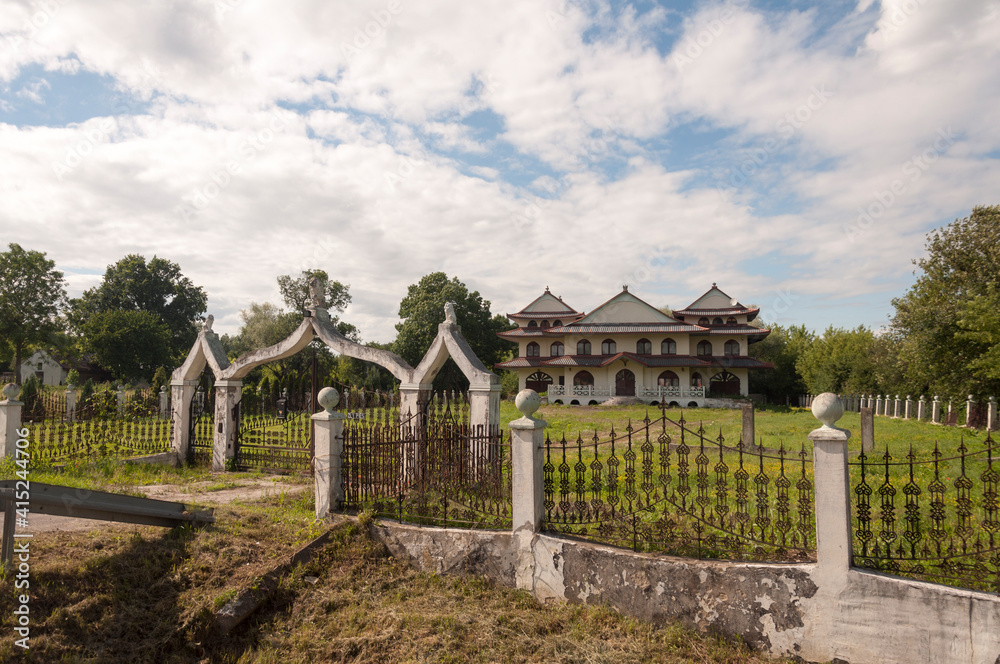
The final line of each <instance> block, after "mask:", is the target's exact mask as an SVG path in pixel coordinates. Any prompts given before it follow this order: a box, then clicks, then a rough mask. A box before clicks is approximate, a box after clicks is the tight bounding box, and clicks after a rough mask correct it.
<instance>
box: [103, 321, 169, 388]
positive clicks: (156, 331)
mask: <svg viewBox="0 0 1000 664" xmlns="http://www.w3.org/2000/svg"><path fill="white" fill-rule="evenodd" d="M83 338H84V348H85V349H86V350H87V351H89V352H91V353H93V355H94V359H95V360H97V363H98V364H100V365H101V366H102V367H104V368H106V369H108V370H110V371H111V372H112V373H113V374H114V375H115V377H116V378H119V379H125V380H138V379H140V378H147V379H148V378H149V377H151V376H152V375H153V373H154V372H155V371H156V368H157V367H158V366H161V365H162V364H163V362H164V361H167V360H168V359H169V357H170V330H168V329H167V326H166V325H164V324H163V321H161V320H160V317H159V316H157V315H156V314H154V313H153V312H151V311H128V310H121V309H112V310H110V311H102V312H99V313H96V314H94V315H92V316H90V317H88V318H87V320H86V322H85V323H84V325H83Z"/></svg>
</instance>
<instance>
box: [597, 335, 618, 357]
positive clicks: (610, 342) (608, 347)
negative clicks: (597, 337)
mask: <svg viewBox="0 0 1000 664" xmlns="http://www.w3.org/2000/svg"><path fill="white" fill-rule="evenodd" d="M617 352H618V347H617V345H616V344H615V340H614V339H605V340H604V341H602V342H601V355H614V354H615V353H617Z"/></svg>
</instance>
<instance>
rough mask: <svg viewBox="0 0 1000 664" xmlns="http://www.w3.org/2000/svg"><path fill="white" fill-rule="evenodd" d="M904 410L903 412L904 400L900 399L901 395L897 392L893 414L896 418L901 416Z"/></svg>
mask: <svg viewBox="0 0 1000 664" xmlns="http://www.w3.org/2000/svg"><path fill="white" fill-rule="evenodd" d="M902 412H903V400H902V399H900V398H899V395H898V394H897V395H896V402H895V410H893V411H892V416H893V417H895V418H899V417H901V416H902Z"/></svg>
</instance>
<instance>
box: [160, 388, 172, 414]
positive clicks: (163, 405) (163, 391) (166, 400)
mask: <svg viewBox="0 0 1000 664" xmlns="http://www.w3.org/2000/svg"><path fill="white" fill-rule="evenodd" d="M160 417H161V418H163V419H167V418H168V417H170V394H169V393H168V392H167V386H166V385H164V386H162V387H161V388H160Z"/></svg>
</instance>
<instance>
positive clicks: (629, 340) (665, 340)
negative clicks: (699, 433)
mask: <svg viewBox="0 0 1000 664" xmlns="http://www.w3.org/2000/svg"><path fill="white" fill-rule="evenodd" d="M758 313H759V309H757V308H756V307H747V306H744V305H742V304H740V303H739V302H738V301H737V300H736V299H735V298H731V297H729V296H728V295H726V294H725V293H723V292H722V291H721V290H719V289H718V288H717V287H716V285H715V284H712V288H710V289H709V290H708V292H706V293H705V294H704V295H702V296H701V297H699V298H698V299H697V300H695V301H694V302H692V303H691V304H690V305H689V306H687V307H685V308H684V309H680V310H675V311H674V312H673V315H672V316H668V315H667V314H665V313H663V312H662V311H659V310H658V309H656V308H655V307H653V306H651V305H649V304H647V303H646V302H644V301H642V300H641V299H639V298H638V297H636V296H635V295H633V294H632V293H629V292H628V289H627V288H625V289H623V290H622V292H621V293H619V294H618V295H616V296H615V297H613V298H611V299H610V300H608V301H607V302H605V303H604V304H602V305H601V306H599V307H597V308H596V309H594V310H593V311H592V312H590V313H589V314H584V313H582V312H578V311H576V310H575V309H573V308H572V307H570V306H569V305H567V304H566V303H565V302H563V301H562V300H561V299H560V298H557V297H556V296H554V295H552V293H550V292H549V290H548V289H546V290H545V292H544V293H543V294H542V295H541V296H539V297H538V298H537V299H535V301H533V302H532V303H531V304H529V305H528V306H526V307H525V308H524V309H522V310H521V311H519V312H518V313H516V314H508V316H507V317H508V318H510V319H511V320H512V321H514V322H515V323H517V325H518V327H517V329H514V330H510V331H509V332H501V333H500V337H502V338H504V339H507V340H508V341H512V342H515V343H517V345H518V353H517V357H516V358H514V359H512V360H508V361H506V362H501V363H499V364H497V365H496V366H497V368H498V369H508V370H511V371H516V372H517V374H518V377H519V388H520V389H525V388H530V389H533V390H535V391H536V392H539V393H542V392H544V393H547V395H548V399H549V401H550V402H553V403H563V404H574V405H575V404H582V405H587V404H596V403H600V402H602V401H607V400H608V399H611V398H613V397H616V396H619V397H632V398H636V399H639V400H641V401H645V402H646V403H649V404H670V405H679V406H701V405H704V404H705V400H706V399H709V398H712V397H726V396H729V397H739V396H744V397H745V396H747V394H748V391H749V390H748V388H749V377H750V376H749V372H750V371H751V370H753V369H772V368H773V366H772V365H771V364H769V363H767V362H761V361H760V360H757V359H754V358H752V357H750V356H749V352H748V348H749V346H750V344H751V343H753V342H755V341H759V340H760V339H763V338H764V337H765V336H767V334H768V333H769V332H770V331H769V330H766V329H762V328H759V327H755V326H753V325H750V322H751V321H753V320H754V318H756V317H757V314H758Z"/></svg>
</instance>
